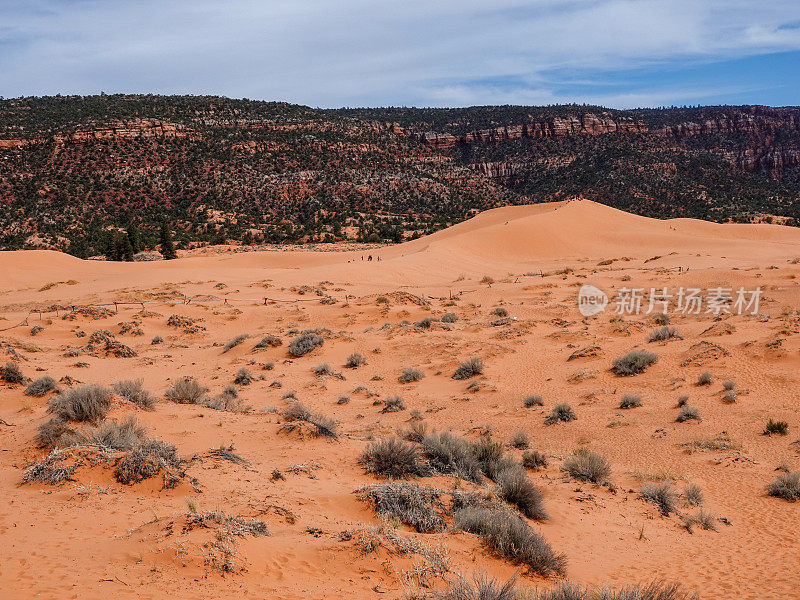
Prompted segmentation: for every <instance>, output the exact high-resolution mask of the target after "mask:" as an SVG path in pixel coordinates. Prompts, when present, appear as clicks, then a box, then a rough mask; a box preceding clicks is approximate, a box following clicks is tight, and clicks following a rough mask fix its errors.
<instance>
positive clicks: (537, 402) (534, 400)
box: [522, 394, 544, 408]
mask: <svg viewBox="0 0 800 600" xmlns="http://www.w3.org/2000/svg"><path fill="white" fill-rule="evenodd" d="M522 404H524V405H525V408H532V407H534V406H544V400H542V397H541V396H539V395H537V394H531V395H530V396H525V399H524V400H523V401H522Z"/></svg>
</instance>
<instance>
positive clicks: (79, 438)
mask: <svg viewBox="0 0 800 600" xmlns="http://www.w3.org/2000/svg"><path fill="white" fill-rule="evenodd" d="M85 441H86V438H85V437H84V436H83V435H82V434H80V433H78V432H77V431H76V430H75V429H73V428H72V427H70V426H69V421H67V420H66V419H62V418H61V417H53V418H52V419H50V420H48V421H45V422H44V423H42V424H41V425H39V427H38V429H37V434H36V447H37V448H47V449H48V450H52V449H54V448H57V447H69V446H75V445H78V444H82V443H85Z"/></svg>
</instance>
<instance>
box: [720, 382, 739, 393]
mask: <svg viewBox="0 0 800 600" xmlns="http://www.w3.org/2000/svg"><path fill="white" fill-rule="evenodd" d="M722 389H724V390H726V391H728V392H729V391H731V390H735V389H736V382H735V381H731V380H730V379H729V380H728V381H723V382H722Z"/></svg>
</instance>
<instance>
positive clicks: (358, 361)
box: [344, 352, 367, 369]
mask: <svg viewBox="0 0 800 600" xmlns="http://www.w3.org/2000/svg"><path fill="white" fill-rule="evenodd" d="M365 364H367V359H366V358H364V357H363V356H362V355H361V354H359V353H358V352H353V353H352V354H351V355H350V356H348V357H347V361H346V362H345V363H344V366H346V367H347V368H348V369H357V368H358V367H360V366H363V365H365Z"/></svg>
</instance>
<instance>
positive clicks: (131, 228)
mask: <svg viewBox="0 0 800 600" xmlns="http://www.w3.org/2000/svg"><path fill="white" fill-rule="evenodd" d="M127 231H128V241H129V242H130V243H131V248H132V249H133V253H134V254H136V253H137V252H139V251H140V250H141V249H142V247H141V241H140V239H139V228H138V227H136V223H134V222H132V221H131V223H130V224H129V225H128V230H127Z"/></svg>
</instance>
